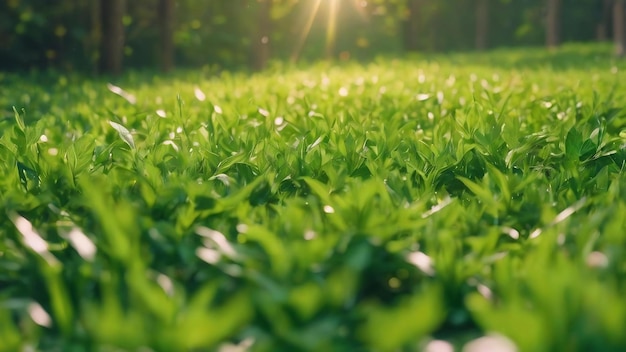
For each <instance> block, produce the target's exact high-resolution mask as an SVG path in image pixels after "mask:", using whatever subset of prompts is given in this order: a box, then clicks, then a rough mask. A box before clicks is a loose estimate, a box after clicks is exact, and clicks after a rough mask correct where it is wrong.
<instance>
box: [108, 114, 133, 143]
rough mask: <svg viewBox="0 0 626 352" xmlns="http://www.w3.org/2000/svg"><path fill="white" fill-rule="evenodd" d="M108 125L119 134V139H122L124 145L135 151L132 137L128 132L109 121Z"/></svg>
mask: <svg viewBox="0 0 626 352" xmlns="http://www.w3.org/2000/svg"><path fill="white" fill-rule="evenodd" d="M109 125H111V127H113V128H114V129H115V130H116V131H117V133H119V135H120V138H122V140H123V141H124V142H125V143H126V144H128V145H129V146H130V147H131V148H132V149H135V141H134V140H133V135H132V134H130V131H128V129H127V128H126V127H124V126H122V125H120V124H119V123H117V122H113V121H109Z"/></svg>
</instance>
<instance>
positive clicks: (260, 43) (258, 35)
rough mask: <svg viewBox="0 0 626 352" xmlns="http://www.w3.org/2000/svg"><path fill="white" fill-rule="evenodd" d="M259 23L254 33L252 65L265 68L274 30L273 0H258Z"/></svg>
mask: <svg viewBox="0 0 626 352" xmlns="http://www.w3.org/2000/svg"><path fill="white" fill-rule="evenodd" d="M257 2H258V12H257V19H256V20H257V24H256V28H255V33H254V34H253V40H254V43H253V45H252V67H253V68H254V69H255V70H263V69H264V68H265V67H266V66H267V62H268V61H269V59H270V54H271V53H270V34H271V30H272V28H271V27H272V26H271V24H272V21H271V12H272V0H257Z"/></svg>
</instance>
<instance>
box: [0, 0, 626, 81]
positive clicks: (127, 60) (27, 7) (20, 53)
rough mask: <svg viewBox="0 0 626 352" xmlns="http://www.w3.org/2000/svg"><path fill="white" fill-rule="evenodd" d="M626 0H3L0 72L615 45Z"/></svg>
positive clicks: (619, 45)
mask: <svg viewBox="0 0 626 352" xmlns="http://www.w3.org/2000/svg"><path fill="white" fill-rule="evenodd" d="M624 3H625V0H206V1H200V0H3V1H1V2H0V70H2V71H16V70H31V69H55V70H61V71H79V72H88V73H94V74H98V73H113V74H117V73H121V72H122V71H123V70H125V69H130V68H132V69H160V70H163V71H169V70H172V69H173V68H174V67H181V68H183V67H184V68H186V67H210V68H216V69H228V70H238V69H252V70H261V69H263V68H265V67H266V66H267V65H268V63H271V62H272V61H281V62H288V61H291V62H297V61H305V62H309V61H317V60H327V59H330V60H370V59H373V58H375V57H377V56H380V55H384V56H399V55H402V54H404V53H409V52H418V53H426V52H451V51H473V50H485V49H490V48H497V47H513V46H544V45H545V46H548V47H556V46H558V45H560V44H561V43H564V42H589V41H613V42H614V43H615V44H614V45H615V51H616V54H618V55H623V54H624V46H625V45H624V44H623V43H624V37H625V36H624V32H625V31H624V24H623V23H624Z"/></svg>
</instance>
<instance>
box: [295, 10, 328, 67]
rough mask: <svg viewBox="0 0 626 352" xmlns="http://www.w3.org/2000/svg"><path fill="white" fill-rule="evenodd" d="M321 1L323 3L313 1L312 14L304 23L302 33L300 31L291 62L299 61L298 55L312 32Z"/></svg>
mask: <svg viewBox="0 0 626 352" xmlns="http://www.w3.org/2000/svg"><path fill="white" fill-rule="evenodd" d="M321 3H322V0H315V2H314V3H313V7H312V8H311V14H310V15H309V18H308V19H307V22H306V24H305V25H304V28H303V30H302V33H300V38H298V41H297V42H296V46H295V48H294V51H293V53H292V54H291V62H296V61H298V57H299V56H300V52H301V51H302V47H303V46H304V42H305V41H306V38H307V37H308V36H309V33H310V32H311V27H312V26H313V21H314V20H315V16H317V11H318V10H319V9H320V5H321Z"/></svg>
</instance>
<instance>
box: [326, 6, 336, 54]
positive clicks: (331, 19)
mask: <svg viewBox="0 0 626 352" xmlns="http://www.w3.org/2000/svg"><path fill="white" fill-rule="evenodd" d="M329 5H330V7H329V9H328V26H327V27H326V58H327V59H332V58H333V56H334V55H335V41H336V39H337V12H338V10H339V0H330V4H329Z"/></svg>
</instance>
